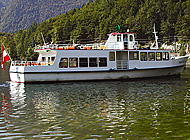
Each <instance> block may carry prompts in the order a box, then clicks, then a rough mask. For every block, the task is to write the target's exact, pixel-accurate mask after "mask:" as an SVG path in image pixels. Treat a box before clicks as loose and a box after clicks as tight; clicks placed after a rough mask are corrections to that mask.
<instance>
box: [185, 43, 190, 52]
mask: <svg viewBox="0 0 190 140" xmlns="http://www.w3.org/2000/svg"><path fill="white" fill-rule="evenodd" d="M186 53H189V45H188V44H187V48H186Z"/></svg>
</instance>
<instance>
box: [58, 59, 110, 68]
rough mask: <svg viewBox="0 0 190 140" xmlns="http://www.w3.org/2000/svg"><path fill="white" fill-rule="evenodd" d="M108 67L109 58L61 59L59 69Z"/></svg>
mask: <svg viewBox="0 0 190 140" xmlns="http://www.w3.org/2000/svg"><path fill="white" fill-rule="evenodd" d="M78 66H79V67H107V58H106V57H99V58H61V59H60V62H59V68H68V67H69V68H75V67H78Z"/></svg>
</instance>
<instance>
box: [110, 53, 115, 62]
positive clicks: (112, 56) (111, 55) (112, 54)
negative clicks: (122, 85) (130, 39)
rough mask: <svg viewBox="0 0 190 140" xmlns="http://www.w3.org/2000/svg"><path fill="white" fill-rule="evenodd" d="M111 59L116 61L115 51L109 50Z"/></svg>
mask: <svg viewBox="0 0 190 140" xmlns="http://www.w3.org/2000/svg"><path fill="white" fill-rule="evenodd" d="M109 60H110V61H115V52H109Z"/></svg>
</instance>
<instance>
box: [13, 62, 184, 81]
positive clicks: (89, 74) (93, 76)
mask: <svg viewBox="0 0 190 140" xmlns="http://www.w3.org/2000/svg"><path fill="white" fill-rule="evenodd" d="M183 69H184V65H181V66H175V67H163V68H148V69H126V70H105V71H70V72H64V71H63V72H60V71H59V72H50V71H49V72H24V73H22V72H10V79H11V81H13V82H19V83H20V82H21V83H26V82H54V81H56V82H61V81H86V80H116V79H130V78H148V77H160V76H172V75H180V74H181V73H182V71H183Z"/></svg>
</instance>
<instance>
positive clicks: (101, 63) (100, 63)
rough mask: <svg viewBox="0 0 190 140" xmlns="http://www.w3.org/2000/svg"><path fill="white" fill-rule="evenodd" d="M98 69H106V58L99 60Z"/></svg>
mask: <svg viewBox="0 0 190 140" xmlns="http://www.w3.org/2000/svg"><path fill="white" fill-rule="evenodd" d="M99 67H107V58H106V57H102V58H99Z"/></svg>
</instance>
